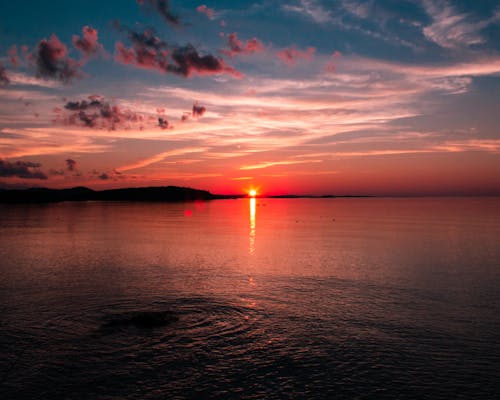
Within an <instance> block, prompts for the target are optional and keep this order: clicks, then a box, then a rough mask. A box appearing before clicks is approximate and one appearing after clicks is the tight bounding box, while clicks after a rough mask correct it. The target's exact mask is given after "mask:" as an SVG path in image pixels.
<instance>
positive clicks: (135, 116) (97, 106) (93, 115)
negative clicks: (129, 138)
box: [54, 95, 144, 130]
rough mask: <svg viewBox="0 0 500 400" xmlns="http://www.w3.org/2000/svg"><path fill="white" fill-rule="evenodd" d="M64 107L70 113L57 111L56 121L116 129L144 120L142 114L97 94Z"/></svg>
mask: <svg viewBox="0 0 500 400" xmlns="http://www.w3.org/2000/svg"><path fill="white" fill-rule="evenodd" d="M64 108H65V109H66V110H68V111H69V114H67V113H65V114H62V113H61V112H60V111H59V112H57V113H56V114H57V116H56V119H55V121H54V122H61V123H63V124H66V125H76V126H83V127H87V128H103V129H109V130H114V129H116V128H118V127H121V128H128V127H129V125H130V124H133V123H140V122H142V121H143V120H144V116H143V115H142V114H139V113H136V112H134V111H131V110H128V109H123V108H121V107H119V106H117V105H112V104H110V103H109V102H107V101H105V100H104V99H103V98H102V97H100V96H97V95H92V96H89V97H88V100H81V101H68V102H67V103H66V104H65V105H64Z"/></svg>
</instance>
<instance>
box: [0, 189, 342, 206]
mask: <svg viewBox="0 0 500 400" xmlns="http://www.w3.org/2000/svg"><path fill="white" fill-rule="evenodd" d="M244 197H248V196H247V195H245V194H234V195H231V194H229V195H225V194H212V193H210V192H209V191H207V190H199V189H192V188H187V187H178V186H157V187H138V188H123V189H108V190H92V189H89V188H86V187H74V188H69V189H47V188H31V189H11V190H0V203H55V202H61V201H159V202H185V201H197V200H202V201H205V200H217V199H238V198H244ZM262 197H265V198H303V197H307V198H327V197H336V196H332V195H325V196H309V195H305V196H300V195H278V196H262Z"/></svg>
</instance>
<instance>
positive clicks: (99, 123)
mask: <svg viewBox="0 0 500 400" xmlns="http://www.w3.org/2000/svg"><path fill="white" fill-rule="evenodd" d="M1 9H2V12H1V14H0V187H3V188H23V187H39V186H42V187H51V188H65V187H74V186H87V187H90V188H93V189H107V188H118V187H138V186H166V185H176V186H187V187H195V188H199V189H206V190H210V191H211V192H214V193H244V192H245V191H247V190H248V189H249V188H251V187H252V188H256V189H257V190H258V192H259V193H260V194H292V193H293V194H316V195H322V194H334V195H500V129H499V123H498V121H500V119H499V117H498V114H499V112H500V5H499V3H498V1H489V0H482V1H475V2H472V1H465V0H463V1H451V0H434V1H430V0H402V1H399V0H398V1H396V0H369V1H361V0H335V1H334V0H287V1H275V0H253V1H229V0H227V1H207V2H203V1H190V0H186V1H181V0H172V1H167V0H119V1H118V0H114V1H113V0H108V1H102V0H99V1H96V0H86V1H71V2H68V1H62V0H61V1H56V0H51V1H38V0H36V1H35V0H32V1H24V2H22V3H19V2H3V4H2V5H1Z"/></svg>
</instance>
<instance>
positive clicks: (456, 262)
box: [0, 198, 500, 399]
mask: <svg viewBox="0 0 500 400" xmlns="http://www.w3.org/2000/svg"><path fill="white" fill-rule="evenodd" d="M499 200H500V199H498V198H484V199H473V198H468V199H458V198H455V199H271V200H269V199H258V200H256V201H253V200H248V199H241V200H219V201H213V202H209V203H199V204H198V203H197V204H187V205H183V204H134V203H98V202H96V203H80V204H79V203H62V204H54V205H41V206H19V205H16V206H10V205H9V206H5V205H0V354H1V355H2V356H1V357H0V397H1V398H2V399H11V398H43V399H57V398H68V399H156V398H160V399H162V398H169V399H176V398H179V399H180V398H193V399H195V398H200V399H208V398H221V399H225V398H245V399H261V398H265V399H278V398H290V399H308V398H326V399H331V398H348V399H365V398H366V399H379V398H436V399H437V398H441V399H456V398H474V399H476V398H485V399H490V398H498V397H499V396H500V312H499V310H500V201H499ZM160 311H167V312H168V313H169V314H168V315H171V316H173V318H172V321H171V322H170V323H168V324H166V325H165V326H160V327H154V328H145V327H142V326H140V325H134V324H133V323H130V324H127V322H126V321H127V318H129V317H130V316H131V315H142V314H140V313H142V312H160ZM117 319H119V320H121V321H125V323H124V324H122V325H119V326H117V327H115V328H113V329H108V327H109V326H110V325H109V324H110V321H116V320H117ZM130 321H131V320H130V318H129V322H130Z"/></svg>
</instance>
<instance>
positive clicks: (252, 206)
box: [248, 197, 257, 255]
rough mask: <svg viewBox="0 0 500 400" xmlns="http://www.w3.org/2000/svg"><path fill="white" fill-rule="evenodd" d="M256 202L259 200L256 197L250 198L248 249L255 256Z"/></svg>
mask: <svg viewBox="0 0 500 400" xmlns="http://www.w3.org/2000/svg"><path fill="white" fill-rule="evenodd" d="M256 202H257V199H256V198H255V197H251V198H250V234H249V238H250V246H249V249H248V253H249V254H250V255H253V254H254V253H255V215H256V207H255V206H256Z"/></svg>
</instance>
